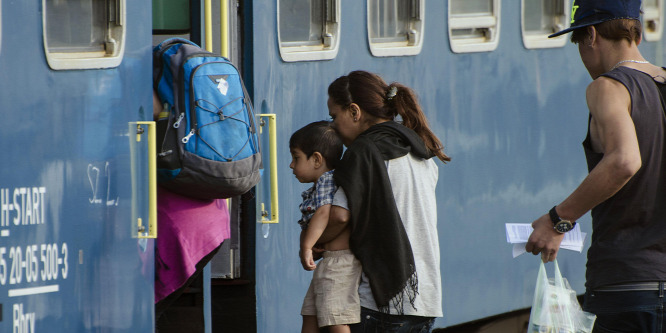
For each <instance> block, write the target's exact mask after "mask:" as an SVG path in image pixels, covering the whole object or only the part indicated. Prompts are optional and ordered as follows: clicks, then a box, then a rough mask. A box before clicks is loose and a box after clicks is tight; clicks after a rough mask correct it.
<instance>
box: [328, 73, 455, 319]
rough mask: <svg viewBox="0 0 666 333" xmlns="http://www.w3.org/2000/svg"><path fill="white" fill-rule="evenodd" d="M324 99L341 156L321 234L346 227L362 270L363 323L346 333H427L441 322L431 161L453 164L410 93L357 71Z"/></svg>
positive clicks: (337, 83)
mask: <svg viewBox="0 0 666 333" xmlns="http://www.w3.org/2000/svg"><path fill="white" fill-rule="evenodd" d="M328 95H329V99H328V109H329V114H330V116H331V118H332V121H333V127H334V128H335V130H336V132H337V133H338V135H339V136H340V138H341V139H342V142H343V143H344V144H345V146H347V151H346V152H345V154H344V156H343V158H342V161H341V163H340V164H339V166H338V168H337V169H336V170H335V176H334V177H335V181H336V183H337V184H338V185H340V187H341V190H339V191H338V193H336V197H335V199H334V202H333V205H334V208H333V209H332V212H331V214H332V221H331V222H332V223H329V225H330V227H329V230H328V231H327V233H326V234H325V236H327V237H329V235H333V234H335V233H336V232H337V230H340V229H342V227H343V226H344V225H345V223H346V222H347V221H349V223H350V225H351V228H352V232H351V238H350V247H351V249H352V251H353V252H354V254H355V255H356V257H357V258H358V259H359V260H360V261H361V264H362V265H363V277H362V281H361V285H360V286H359V295H360V298H361V306H362V312H361V319H362V322H361V324H358V325H356V326H355V327H352V332H379V331H381V332H388V331H390V332H430V331H431V330H432V325H433V323H434V320H435V319H434V318H435V317H441V316H442V300H441V295H442V292H441V277H440V271H439V241H438V236H437V204H436V201H435V185H436V183H437V177H438V170H437V165H436V164H435V162H434V161H433V159H432V157H433V156H437V158H439V159H440V160H441V161H443V162H448V161H450V158H449V157H448V156H446V155H445V154H444V152H443V147H442V144H441V143H440V141H439V139H437V137H436V136H435V135H434V134H433V133H432V131H431V130H430V128H429V127H428V122H427V120H426V118H425V115H424V114H423V112H422V111H421V107H420V106H419V104H418V102H417V99H416V96H415V94H414V93H413V92H412V90H411V89H409V88H407V87H405V86H403V85H401V84H398V83H391V84H390V85H387V84H386V83H385V82H384V80H382V79H381V78H380V77H379V76H377V75H375V74H372V73H368V72H365V71H354V72H351V73H349V75H346V76H342V77H340V78H338V79H336V80H335V81H334V82H333V83H331V85H330V86H329V88H328ZM397 117H399V118H400V119H401V122H397V121H396V118H397ZM340 207H341V208H340ZM320 240H325V238H324V239H320Z"/></svg>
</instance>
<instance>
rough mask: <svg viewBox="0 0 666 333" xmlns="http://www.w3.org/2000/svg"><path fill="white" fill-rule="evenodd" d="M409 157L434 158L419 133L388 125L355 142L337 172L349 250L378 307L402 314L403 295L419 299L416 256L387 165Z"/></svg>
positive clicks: (364, 135)
mask: <svg viewBox="0 0 666 333" xmlns="http://www.w3.org/2000/svg"><path fill="white" fill-rule="evenodd" d="M410 152H411V153H412V154H414V155H415V156H417V157H421V158H425V159H428V158H431V157H432V156H433V155H432V153H430V151H429V150H428V149H427V148H426V146H425V144H424V143H423V140H421V138H420V137H419V136H418V135H417V134H416V133H415V132H414V131H412V130H411V129H409V128H407V127H405V126H403V125H402V124H399V123H397V122H394V121H387V122H383V123H380V124H377V125H374V126H372V127H370V128H369V129H367V130H366V131H365V132H363V133H361V135H359V136H358V137H357V138H356V139H355V140H354V142H353V143H352V144H351V145H350V146H349V147H348V148H347V151H346V152H345V154H344V156H343V157H342V160H341V162H340V166H338V167H337V168H336V169H335V173H334V178H335V182H336V183H337V184H338V185H340V186H341V187H342V188H343V189H344V191H345V193H346V195H347V199H348V205H349V211H350V215H351V218H350V222H351V228H352V229H351V237H350V248H351V250H352V252H353V253H354V255H355V256H356V258H358V260H359V261H360V262H361V264H362V265H363V272H364V273H365V274H366V275H367V276H368V278H369V280H370V288H371V290H372V295H373V296H374V298H375V302H376V303H377V307H378V308H379V310H380V311H381V312H384V313H388V312H389V309H390V306H389V305H390V304H393V306H395V307H396V309H398V312H399V313H400V314H403V313H404V310H403V309H404V303H403V297H404V295H406V296H407V297H408V298H409V302H410V303H411V305H412V307H413V306H414V299H415V298H416V294H418V277H417V275H416V267H415V264H414V254H413V253H412V246H411V244H410V243H409V239H408V238H407V233H406V231H405V227H404V226H403V224H402V220H401V219H400V214H399V213H398V208H397V206H396V204H395V199H394V197H393V191H392V189H391V182H390V180H389V177H388V172H387V170H386V162H385V161H387V160H391V159H394V158H398V157H402V156H405V155H407V154H408V153H410ZM403 292H404V293H403Z"/></svg>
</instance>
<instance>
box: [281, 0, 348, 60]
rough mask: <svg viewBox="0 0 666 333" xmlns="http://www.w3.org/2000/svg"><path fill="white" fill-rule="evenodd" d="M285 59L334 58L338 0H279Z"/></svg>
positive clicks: (337, 40) (338, 13)
mask: <svg viewBox="0 0 666 333" xmlns="http://www.w3.org/2000/svg"><path fill="white" fill-rule="evenodd" d="M277 15H278V39H279V46H280V56H281V57H282V60H284V61H310V60H326V59H333V58H335V56H336V55H337V54H338V46H339V45H340V38H339V36H340V24H339V22H340V20H339V17H340V0H278V13H277Z"/></svg>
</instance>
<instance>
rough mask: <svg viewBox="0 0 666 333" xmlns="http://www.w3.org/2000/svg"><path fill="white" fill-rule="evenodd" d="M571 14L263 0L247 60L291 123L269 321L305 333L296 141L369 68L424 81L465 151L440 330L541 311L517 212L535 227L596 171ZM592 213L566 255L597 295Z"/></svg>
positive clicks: (264, 245) (263, 244) (550, 7)
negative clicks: (590, 251) (516, 237)
mask: <svg viewBox="0 0 666 333" xmlns="http://www.w3.org/2000/svg"><path fill="white" fill-rule="evenodd" d="M663 6H664V3H663V1H656V0H653V1H644V5H643V12H644V14H643V21H644V26H645V34H644V38H643V43H642V44H641V45H640V48H641V51H642V53H643V55H645V56H646V57H647V59H648V60H650V61H651V62H653V63H655V64H657V65H661V64H663V61H664V54H663V53H664V46H663V44H662V31H663V27H662V23H661V22H663V12H664V8H663ZM571 10H572V9H571V1H550V0H521V1H499V0H449V1H424V0H411V1H407V0H386V1H377V0H368V1H341V0H337V1H336V0H327V1H308V0H301V1H286V0H278V1H268V0H266V1H253V2H252V9H251V19H252V25H251V26H250V27H249V28H250V29H252V30H250V31H247V32H246V33H247V34H249V35H250V36H251V40H247V44H246V46H245V47H246V48H251V50H246V54H248V53H249V57H247V58H245V59H244V61H246V63H248V62H251V64H250V66H249V70H250V71H251V76H252V83H253V85H252V91H253V97H254V103H255V105H257V106H258V107H261V110H262V112H265V113H275V114H276V115H277V119H278V123H279V126H278V128H279V132H278V138H279V139H278V142H279V144H278V146H277V149H278V153H277V157H278V160H279V164H278V171H277V174H278V176H279V188H280V190H279V193H280V202H279V207H280V211H281V217H280V224H279V225H277V226H276V225H270V226H268V227H267V226H266V225H263V226H261V227H262V231H259V230H258V231H257V234H256V293H257V318H258V319H257V325H258V331H260V332H271V331H275V328H278V327H279V328H281V329H284V330H283V331H297V330H298V329H299V325H300V316H299V311H300V305H301V300H302V296H303V295H304V293H305V291H306V288H307V286H308V283H309V280H310V278H311V275H310V274H309V273H306V272H304V271H303V270H302V268H301V267H300V265H299V262H298V260H297V257H296V253H297V244H298V227H297V225H296V223H295V222H294V221H296V220H297V219H298V215H299V212H298V210H297V207H298V203H299V202H300V197H299V194H300V193H301V191H303V190H304V189H305V188H306V186H305V185H301V184H299V183H298V182H297V181H296V180H295V179H293V176H292V174H291V170H290V169H289V168H288V161H289V160H290V159H289V158H290V157H289V150H288V146H287V140H288V138H289V136H290V134H291V133H293V132H294V131H295V130H297V129H298V128H300V127H302V126H303V125H305V124H307V123H309V122H312V121H316V120H321V119H326V118H327V109H326V100H327V95H326V91H327V86H328V84H329V83H330V82H332V81H333V80H334V79H335V78H337V77H339V76H341V75H344V74H346V73H348V72H350V71H352V70H355V69H364V70H368V71H371V72H375V73H379V74H381V75H382V76H383V77H384V78H385V79H386V80H388V81H389V82H390V81H398V82H401V83H404V84H406V85H408V86H410V87H412V88H414V89H415V90H416V92H417V93H418V94H419V96H420V101H421V103H422V106H423V109H424V110H425V112H426V115H427V117H428V119H429V121H430V125H431V126H432V128H433V130H434V132H435V133H436V134H437V135H438V136H439V137H440V138H441V139H442V141H443V143H444V144H445V146H446V151H447V154H448V155H449V156H451V157H452V159H453V160H452V162H450V163H449V164H447V165H442V164H440V165H439V182H438V187H437V201H438V202H439V205H438V207H437V209H438V223H439V240H440V247H441V253H440V255H441V271H442V279H443V299H444V305H443V307H444V317H443V318H438V319H437V320H436V324H435V326H436V327H437V328H441V329H444V331H450V332H455V329H456V328H459V327H461V326H465V325H468V326H470V325H472V324H470V323H474V322H477V323H478V322H482V323H485V322H487V321H495V322H500V321H502V318H506V317H512V316H519V317H520V318H521V320H523V322H524V321H526V320H527V317H528V316H529V314H528V313H527V311H525V310H526V309H528V308H529V307H530V305H531V302H532V297H533V292H534V286H535V279H536V275H537V270H538V266H539V265H538V260H539V258H538V257H534V256H532V255H531V254H527V255H522V256H519V257H517V258H515V259H513V258H512V252H511V251H512V246H511V245H510V244H508V243H507V240H506V237H505V223H531V222H532V221H533V220H534V219H536V218H537V217H539V216H541V215H542V214H544V213H546V212H548V210H549V209H550V208H551V207H552V206H553V205H555V204H557V203H559V202H560V201H561V200H563V199H564V198H565V197H566V196H567V195H568V194H569V193H570V191H572V190H573V189H574V188H575V187H576V186H577V184H578V183H579V182H580V181H581V180H582V179H583V178H584V177H585V176H586V174H587V167H586V164H585V162H584V155H583V151H582V147H581V142H582V141H583V139H584V137H585V134H586V124H587V117H588V113H587V108H586V103H585V87H586V86H587V84H589V82H590V81H591V79H590V77H589V75H588V73H587V71H586V69H585V68H584V66H583V64H582V62H581V61H580V58H579V55H578V51H577V48H576V47H575V46H573V45H570V42H569V40H568V36H563V37H560V38H555V39H547V38H546V36H547V35H548V34H550V33H552V32H553V31H558V30H560V29H562V28H563V27H566V26H568V24H569V21H570V17H571ZM246 66H247V64H246ZM580 222H581V223H580V225H581V227H582V231H583V232H586V233H587V238H586V243H585V244H586V245H585V248H584V249H583V251H582V253H578V252H575V251H567V250H562V251H561V252H560V255H559V259H560V260H559V264H560V268H561V270H562V273H563V275H564V276H565V277H566V278H568V280H569V281H570V283H571V285H572V286H573V288H574V289H575V290H576V291H577V292H578V293H579V294H582V293H583V292H584V281H585V278H584V272H585V262H586V251H587V247H588V246H589V242H590V235H591V234H590V232H591V226H590V218H589V215H587V216H585V217H584V218H583V219H581V221H580ZM514 321H517V320H514ZM477 326H482V325H477ZM445 328H448V329H445ZM520 329H523V327H518V328H516V331H519V330H520ZM505 331H510V329H508V328H507V329H506V330H505Z"/></svg>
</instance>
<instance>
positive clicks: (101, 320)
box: [0, 1, 153, 333]
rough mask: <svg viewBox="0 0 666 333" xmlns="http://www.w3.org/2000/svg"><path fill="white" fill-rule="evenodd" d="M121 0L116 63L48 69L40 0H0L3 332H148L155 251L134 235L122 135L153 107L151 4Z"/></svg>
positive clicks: (0, 295)
mask: <svg viewBox="0 0 666 333" xmlns="http://www.w3.org/2000/svg"><path fill="white" fill-rule="evenodd" d="M49 2H50V1H49ZM51 3H53V2H51ZM125 4H126V8H125V10H126V21H125V22H124V23H125V24H126V27H127V29H128V32H127V35H126V40H125V45H124V47H125V49H124V55H123V59H122V62H121V63H120V64H119V65H118V66H117V67H114V68H107V69H86V70H53V69H51V68H50V67H49V65H48V63H47V61H46V59H45V52H44V34H43V29H42V27H43V17H42V13H43V10H44V8H42V5H43V3H42V1H2V2H1V3H0V6H1V7H2V10H1V13H2V16H1V17H0V23H1V24H2V29H1V31H2V36H1V39H0V43H1V44H2V46H1V48H0V73H1V74H0V77H2V79H3V83H2V89H0V101H2V102H1V104H2V107H1V108H2V117H3V120H4V121H3V124H4V129H3V130H2V131H0V141H1V142H2V143H3V146H4V147H5V148H4V153H3V162H2V165H3V166H2V169H1V171H0V201H1V204H0V206H1V214H0V215H1V216H2V219H1V220H0V310H1V312H0V331H2V332H14V333H17V332H102V331H103V332H132V333H134V332H151V331H152V330H153V268H152V260H153V259H152V258H153V249H152V241H149V240H142V241H138V239H137V238H133V237H132V234H133V232H132V231H131V229H132V220H131V219H132V201H133V200H134V199H133V197H132V193H133V189H132V186H131V184H132V181H131V174H132V169H133V167H132V166H131V165H130V154H131V151H130V134H129V132H130V130H129V129H130V127H129V123H130V122H136V121H141V120H149V119H150V118H151V114H152V106H151V105H152V101H151V99H150V91H149V89H150V85H151V79H150V78H151V61H152V59H151V58H150V33H151V32H150V26H147V25H146V24H144V23H142V22H143V21H144V20H145V18H146V17H150V3H149V2H146V1H127V2H125ZM135 131H136V129H135ZM134 136H136V133H134ZM138 149H141V148H138ZM136 163H137V164H141V162H138V161H137V162H136ZM143 165H144V166H146V165H147V164H146V163H145V162H143ZM141 196H143V195H141ZM146 220H147V219H146ZM146 264H148V265H146Z"/></svg>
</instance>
